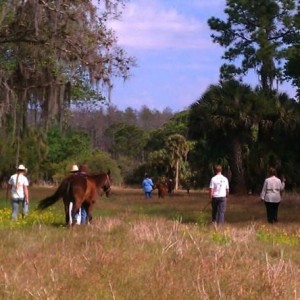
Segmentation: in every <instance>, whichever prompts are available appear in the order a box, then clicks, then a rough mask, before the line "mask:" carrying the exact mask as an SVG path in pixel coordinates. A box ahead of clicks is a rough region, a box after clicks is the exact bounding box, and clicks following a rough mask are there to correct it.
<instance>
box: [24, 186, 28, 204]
mask: <svg viewBox="0 0 300 300" xmlns="http://www.w3.org/2000/svg"><path fill="white" fill-rule="evenodd" d="M23 189H24V195H25V202H26V203H27V204H28V203H29V191H28V185H24V186H23Z"/></svg>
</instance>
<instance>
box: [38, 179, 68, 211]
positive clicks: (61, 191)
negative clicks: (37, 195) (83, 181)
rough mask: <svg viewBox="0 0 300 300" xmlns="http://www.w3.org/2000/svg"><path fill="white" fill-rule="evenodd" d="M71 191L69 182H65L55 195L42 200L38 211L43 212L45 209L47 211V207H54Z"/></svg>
mask: <svg viewBox="0 0 300 300" xmlns="http://www.w3.org/2000/svg"><path fill="white" fill-rule="evenodd" d="M69 189H70V182H69V180H63V181H62V183H61V184H60V185H59V187H58V188H57V190H56V192H55V193H54V194H53V195H51V196H48V197H46V198H45V199H43V200H40V202H39V204H38V207H37V209H38V210H43V209H46V208H47V207H49V206H51V205H53V204H54V203H56V202H57V201H58V200H59V199H60V198H62V197H63V196H64V195H65V194H66V193H68V190H69Z"/></svg>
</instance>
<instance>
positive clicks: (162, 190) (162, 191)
mask: <svg viewBox="0 0 300 300" xmlns="http://www.w3.org/2000/svg"><path fill="white" fill-rule="evenodd" d="M155 189H157V191H158V198H164V197H165V195H166V194H167V191H168V187H167V185H166V184H164V183H162V182H159V183H156V184H154V187H153V190H155Z"/></svg>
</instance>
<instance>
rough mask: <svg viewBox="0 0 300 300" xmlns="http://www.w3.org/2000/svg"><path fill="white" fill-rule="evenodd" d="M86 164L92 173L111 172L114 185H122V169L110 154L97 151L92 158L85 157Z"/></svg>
mask: <svg viewBox="0 0 300 300" xmlns="http://www.w3.org/2000/svg"><path fill="white" fill-rule="evenodd" d="M85 162H86V163H87V164H88V166H89V170H90V172H91V173H101V172H107V171H108V170H110V172H111V177H112V182H113V184H120V183H122V176H121V172H120V168H119V166H118V164H117V162H116V161H115V160H113V159H112V158H111V157H110V155H109V154H108V153H106V152H103V151H100V150H95V151H93V153H92V154H91V155H90V156H88V157H85Z"/></svg>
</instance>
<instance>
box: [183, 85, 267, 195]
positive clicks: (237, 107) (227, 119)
mask: <svg viewBox="0 0 300 300" xmlns="http://www.w3.org/2000/svg"><path fill="white" fill-rule="evenodd" d="M263 109H264V107H263V103H261V102H260V101H259V99H257V97H256V94H255V93H254V92H253V91H252V89H251V87H250V86H248V85H245V84H240V83H239V82H237V81H228V82H224V83H222V84H220V85H212V86H210V87H209V88H208V90H207V91H206V92H205V93H204V94H203V95H202V97H201V98H200V99H199V101H197V102H196V103H194V104H193V105H192V107H191V112H190V125H189V126H190V136H191V137H192V138H193V139H195V140H196V141H197V142H198V143H200V144H201V143H203V139H205V140H206V143H207V145H206V147H205V151H207V152H208V153H209V157H207V156H206V157H207V161H206V164H208V166H213V165H214V164H216V163H222V164H223V165H224V164H228V165H229V166H230V170H231V173H232V178H231V186H232V189H233V190H235V191H236V192H245V191H246V190H247V184H246V178H245V159H246V157H247V155H248V150H247V149H248V144H249V143H250V142H251V139H253V135H252V131H253V128H255V127H257V126H258V123H259V114H260V111H261V110H263ZM206 155H207V154H206ZM207 169H209V168H207Z"/></svg>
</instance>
